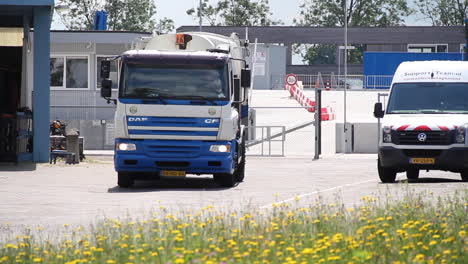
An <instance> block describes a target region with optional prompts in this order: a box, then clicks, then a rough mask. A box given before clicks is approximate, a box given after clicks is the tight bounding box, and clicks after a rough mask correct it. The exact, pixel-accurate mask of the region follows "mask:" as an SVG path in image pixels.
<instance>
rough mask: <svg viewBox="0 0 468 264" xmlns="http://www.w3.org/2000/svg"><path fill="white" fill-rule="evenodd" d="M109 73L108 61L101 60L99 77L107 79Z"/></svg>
mask: <svg viewBox="0 0 468 264" xmlns="http://www.w3.org/2000/svg"><path fill="white" fill-rule="evenodd" d="M109 74H110V61H108V60H103V61H101V78H102V79H109Z"/></svg>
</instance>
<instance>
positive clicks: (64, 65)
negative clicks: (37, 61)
mask: <svg viewBox="0 0 468 264" xmlns="http://www.w3.org/2000/svg"><path fill="white" fill-rule="evenodd" d="M50 86H51V88H52V89H89V58H88V56H52V57H51V58H50Z"/></svg>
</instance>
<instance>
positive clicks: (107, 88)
mask: <svg viewBox="0 0 468 264" xmlns="http://www.w3.org/2000/svg"><path fill="white" fill-rule="evenodd" d="M111 96H112V81H111V80H109V79H103V80H102V82H101V97H104V98H109V97H111Z"/></svg>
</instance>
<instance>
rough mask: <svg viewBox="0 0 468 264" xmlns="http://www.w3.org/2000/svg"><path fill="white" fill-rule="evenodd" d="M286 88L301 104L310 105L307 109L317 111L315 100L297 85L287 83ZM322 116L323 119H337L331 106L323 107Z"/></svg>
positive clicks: (312, 111)
mask: <svg viewBox="0 0 468 264" xmlns="http://www.w3.org/2000/svg"><path fill="white" fill-rule="evenodd" d="M284 89H286V90H288V91H289V93H290V94H291V96H292V97H294V98H295V99H296V101H297V102H298V103H299V104H300V105H301V106H305V107H308V108H307V111H309V112H310V113H314V112H315V101H313V100H312V99H310V98H309V97H307V96H306V95H305V94H304V93H303V92H302V90H301V89H299V87H298V86H297V85H292V86H290V85H287V84H286V85H285V86H284ZM321 118H322V120H323V121H328V120H335V113H334V112H333V108H332V107H331V106H326V107H322V114H321Z"/></svg>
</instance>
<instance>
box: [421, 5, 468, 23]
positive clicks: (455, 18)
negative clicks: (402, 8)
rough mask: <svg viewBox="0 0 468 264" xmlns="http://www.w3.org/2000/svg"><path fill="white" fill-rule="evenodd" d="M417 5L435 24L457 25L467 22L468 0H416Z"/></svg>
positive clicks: (425, 16)
mask: <svg viewBox="0 0 468 264" xmlns="http://www.w3.org/2000/svg"><path fill="white" fill-rule="evenodd" d="M416 6H417V9H418V11H419V13H421V14H422V15H423V16H424V18H426V19H429V20H430V21H431V22H432V25H434V26H457V25H464V23H465V21H464V20H465V18H466V14H467V10H468V0H416Z"/></svg>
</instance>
